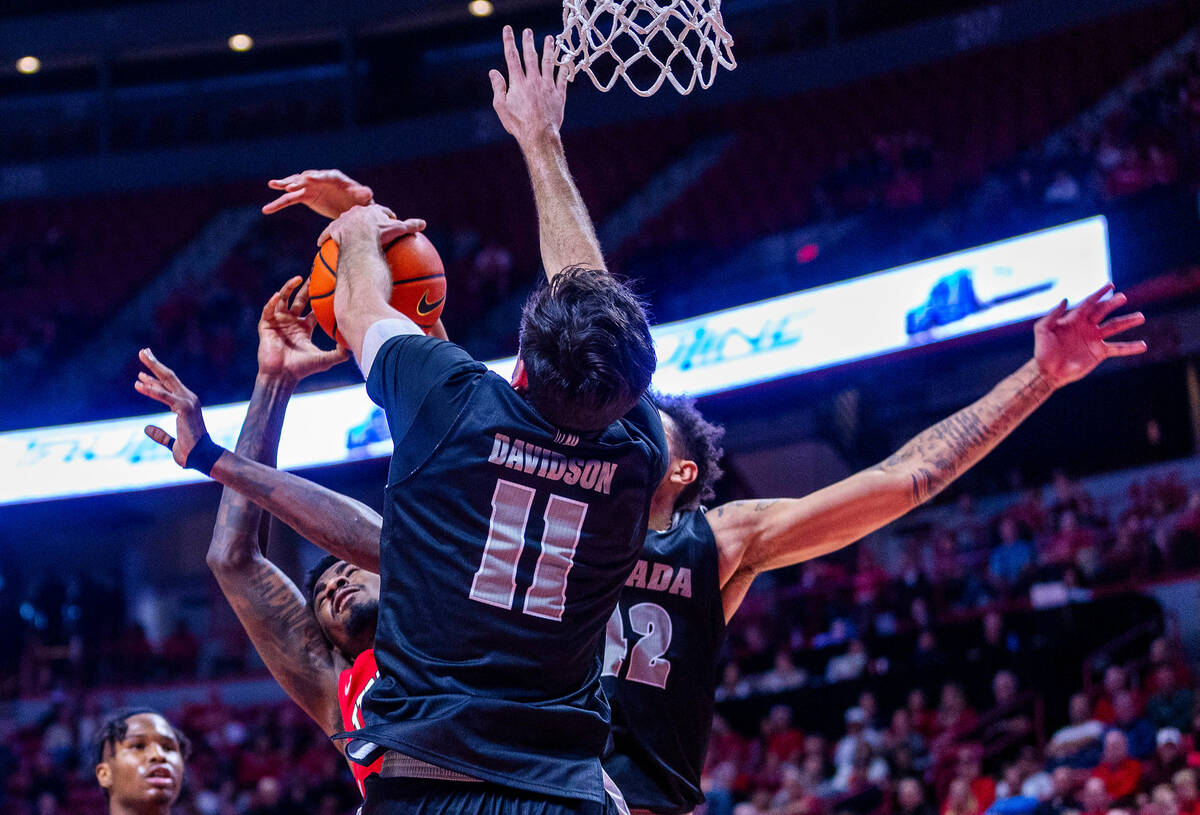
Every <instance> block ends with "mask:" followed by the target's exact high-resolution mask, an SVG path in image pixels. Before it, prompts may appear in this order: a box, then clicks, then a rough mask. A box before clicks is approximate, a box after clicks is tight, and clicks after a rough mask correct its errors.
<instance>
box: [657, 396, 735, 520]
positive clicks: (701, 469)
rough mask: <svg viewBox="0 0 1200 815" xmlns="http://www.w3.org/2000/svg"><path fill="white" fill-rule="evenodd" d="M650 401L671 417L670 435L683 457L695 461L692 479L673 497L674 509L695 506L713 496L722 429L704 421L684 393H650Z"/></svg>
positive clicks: (722, 451)
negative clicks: (671, 431) (651, 397)
mask: <svg viewBox="0 0 1200 815" xmlns="http://www.w3.org/2000/svg"><path fill="white" fill-rule="evenodd" d="M654 404H656V405H657V406H658V409H659V410H661V411H662V412H663V413H665V414H667V415H668V416H670V417H671V422H672V423H673V424H674V425H675V427H674V430H675V432H674V433H672V434H671V435H672V436H673V439H671V440H669V441H674V443H675V444H676V445H678V447H679V452H680V453H681V454H682V457H683V458H686V459H690V460H691V461H694V462H696V471H697V472H696V480H695V481H693V482H692V483H691V484H688V485H687V486H686V487H685V488H684V489H683V492H681V493H679V497H678V498H676V499H675V509H676V510H686V509H695V508H696V507H698V506H700V503H701V502H702V501H709V500H711V499H712V498H714V497H716V492H715V491H714V490H713V486H714V485H715V484H716V483H717V481H719V480H720V478H721V476H722V475H723V474H724V471H723V470H722V469H721V463H720V462H721V456H723V455H724V454H725V451H724V450H722V449H721V439H722V437H724V435H725V428H723V427H721V426H720V425H715V424H713V423H712V422H709V421H706V420H705V418H704V417H703V416H701V415H700V411H699V410H697V409H696V400H695V399H691V398H689V397H686V396H666V395H664V394H661V393H656V394H654Z"/></svg>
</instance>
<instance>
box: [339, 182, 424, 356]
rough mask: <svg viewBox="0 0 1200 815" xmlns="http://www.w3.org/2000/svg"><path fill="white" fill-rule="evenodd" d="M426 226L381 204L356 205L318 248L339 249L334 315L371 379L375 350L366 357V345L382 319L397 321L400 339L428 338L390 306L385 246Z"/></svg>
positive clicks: (395, 323) (348, 344)
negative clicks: (398, 216) (401, 217)
mask: <svg viewBox="0 0 1200 815" xmlns="http://www.w3.org/2000/svg"><path fill="white" fill-rule="evenodd" d="M424 228H425V222H424V221H422V220H421V219H419V218H412V219H410V220H407V221H398V220H396V219H395V217H394V216H393V215H392V213H391V210H389V209H386V208H385V207H381V206H379V205H378V204H370V205H368V206H355V207H351V208H350V209H348V210H346V211H345V212H344V213H342V214H341V215H339V216H338V217H337V219H336V220H334V221H333V222H332V223H330V224H329V225H328V226H327V227H325V231H324V232H322V233H321V237H320V238H318V239H317V245H318V246H321V245H322V244H324V243H325V241H326V240H327V239H332V240H333V241H335V242H336V243H337V245H338V275H337V286H336V288H335V289H334V292H333V314H334V317H335V318H336V319H337V327H338V331H339V332H341V334H342V337H343V338H344V339H345V340H346V345H347V347H348V348H349V349H350V350H351V351H352V352H353V353H354V357H355V359H357V360H358V366H359V368H360V369H362V372H363V375H364V376H366V375H368V374H369V373H370V370H371V365H370V363H371V361H372V360H373V359H374V351H377V350H379V349H378V347H376V348H374V349H371V347H370V345H368V357H367V359H365V360H364V358H363V341H364V339H365V338H366V334H367V329H369V328H370V327H371V326H372V325H374V324H375V323H377V322H379V321H380V320H394V321H395V322H394V323H393V324H392V325H393V327H394V328H395V330H393V331H391V332H390V335H391V336H395V335H396V334H424V333H425V332H424V331H422V330H421V329H420V328H419V327H418V326H417V324H416V323H414V322H413V321H412V320H411V319H410V318H409V317H407V316H405V315H404V314H401V313H400V312H399V311H396V309H394V308H392V307H391V305H390V304H389V302H388V301H389V299H390V298H391V292H392V276H391V274H390V273H389V271H388V266H387V261H386V260H384V257H383V250H382V248H381V246H382V245H383V244H385V243H387V242H388V241H391V240H394V239H396V238H399V237H401V236H402V235H407V234H409V233H411V232H419V231H421V230H422V229H424Z"/></svg>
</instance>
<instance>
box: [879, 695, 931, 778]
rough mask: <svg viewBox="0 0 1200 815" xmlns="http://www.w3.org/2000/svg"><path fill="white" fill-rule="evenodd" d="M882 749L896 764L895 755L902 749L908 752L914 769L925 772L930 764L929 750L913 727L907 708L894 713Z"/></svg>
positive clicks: (884, 736)
mask: <svg viewBox="0 0 1200 815" xmlns="http://www.w3.org/2000/svg"><path fill="white" fill-rule="evenodd" d="M882 749H883V751H884V753H885V755H887V756H889V757H892V759H893V765H894V764H895V758H894V756H895V753H896V751H898V750H900V749H906V750H908V753H909V757H908V759H907V760H908V761H909V762H910V763H911V765H912V767H913V768H914V769H918V770H924V769H925V768H926V766H927V765H928V763H929V750H928V747H927V745H926V743H925V739H924V738H923V737H922V736H921V734H920V733H919V732H917V730H916V729H915V728H914V727H913V725H912V715H911V714H910V713H909V712H908V710H907V709H905V708H898V709H897V710H896V711H895V712H894V713H892V720H891V723H890V724H889V726H888V729H887V730H886V731H885V732H884V733H883V740H882Z"/></svg>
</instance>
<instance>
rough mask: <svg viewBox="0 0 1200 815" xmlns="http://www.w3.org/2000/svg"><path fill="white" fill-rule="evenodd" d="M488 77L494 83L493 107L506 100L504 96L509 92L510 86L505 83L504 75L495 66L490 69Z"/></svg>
mask: <svg viewBox="0 0 1200 815" xmlns="http://www.w3.org/2000/svg"><path fill="white" fill-rule="evenodd" d="M488 79H489V80H491V83H492V107H496V106H497V105H499V104H500V103H501V102H503V101H504V96H505V94H506V93H507V92H508V86H507V85H506V84H505V83H504V75H503V74H501V73H500V72H499V71H497V70H496V69H495V68H493V69H492V70H490V71H488Z"/></svg>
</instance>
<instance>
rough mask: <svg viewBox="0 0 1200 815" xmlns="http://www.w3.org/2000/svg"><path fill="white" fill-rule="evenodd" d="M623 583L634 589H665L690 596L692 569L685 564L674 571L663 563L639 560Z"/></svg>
mask: <svg viewBox="0 0 1200 815" xmlns="http://www.w3.org/2000/svg"><path fill="white" fill-rule="evenodd" d="M625 585H626V586H629V587H631V588H635V589H647V590H649V591H665V592H666V593H667V594H678V595H680V596H681V597H691V596H692V570H691V569H689V568H687V567H686V566H680V567H679V570H678V571H676V570H675V569H673V568H671V567H670V566H668V565H667V564H665V563H654V562H652V561H649V560H639V561H638V562H637V565H636V566H634V567H633V571H632V572H630V573H629V578H628V579H627V580H626V581H625Z"/></svg>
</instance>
